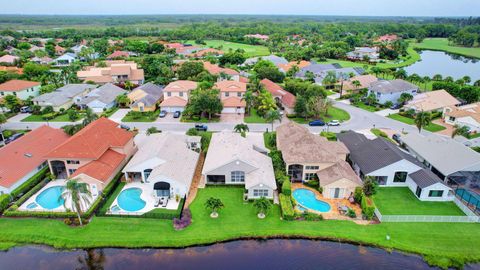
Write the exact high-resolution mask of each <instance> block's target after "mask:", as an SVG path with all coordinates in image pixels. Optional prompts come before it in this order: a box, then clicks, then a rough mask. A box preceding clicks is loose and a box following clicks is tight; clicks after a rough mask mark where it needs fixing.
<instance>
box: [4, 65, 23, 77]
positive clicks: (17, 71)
mask: <svg viewBox="0 0 480 270" xmlns="http://www.w3.org/2000/svg"><path fill="white" fill-rule="evenodd" d="M0 71H5V72H9V73H15V74H18V75H22V74H23V68H19V67H15V66H0Z"/></svg>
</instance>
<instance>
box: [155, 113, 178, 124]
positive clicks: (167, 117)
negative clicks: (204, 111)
mask: <svg viewBox="0 0 480 270" xmlns="http://www.w3.org/2000/svg"><path fill="white" fill-rule="evenodd" d="M155 122H156V123H180V117H179V118H173V113H167V115H165V117H163V118H160V117H158V118H157V120H156V121H155Z"/></svg>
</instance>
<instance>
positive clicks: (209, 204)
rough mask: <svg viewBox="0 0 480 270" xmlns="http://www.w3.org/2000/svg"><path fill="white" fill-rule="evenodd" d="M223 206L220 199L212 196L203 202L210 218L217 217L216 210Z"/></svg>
mask: <svg viewBox="0 0 480 270" xmlns="http://www.w3.org/2000/svg"><path fill="white" fill-rule="evenodd" d="M223 207H225V205H224V204H223V202H222V200H220V199H218V198H214V197H210V198H209V199H208V200H207V201H206V202H205V208H206V209H207V210H210V211H211V213H210V217H212V218H217V217H218V212H217V211H218V210H220V209H222V208H223Z"/></svg>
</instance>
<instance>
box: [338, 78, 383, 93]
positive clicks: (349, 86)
mask: <svg viewBox="0 0 480 270" xmlns="http://www.w3.org/2000/svg"><path fill="white" fill-rule="evenodd" d="M354 81H359V82H360V86H359V87H355V86H354V85H353V82H354ZM376 81H378V79H377V77H375V76H373V75H370V74H369V75H359V76H354V77H352V78H350V79H349V80H348V81H344V82H343V90H357V89H363V88H368V87H370V85H371V84H372V83H374V82H376ZM338 85H340V83H338Z"/></svg>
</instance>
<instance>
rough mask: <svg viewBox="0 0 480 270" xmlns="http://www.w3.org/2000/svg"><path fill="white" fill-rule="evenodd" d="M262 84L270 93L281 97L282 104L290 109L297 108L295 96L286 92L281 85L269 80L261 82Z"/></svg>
mask: <svg viewBox="0 0 480 270" xmlns="http://www.w3.org/2000/svg"><path fill="white" fill-rule="evenodd" d="M260 84H262V85H263V86H264V87H265V89H266V90H267V91H268V92H270V93H271V94H272V95H273V96H274V97H280V100H281V101H282V103H283V104H284V105H285V106H287V107H288V108H293V107H294V106H295V101H296V98H295V96H294V95H293V94H292V93H290V92H288V91H286V90H284V89H283V88H282V87H281V86H280V85H278V84H276V83H274V82H272V81H271V80H269V79H263V80H261V81H260Z"/></svg>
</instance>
